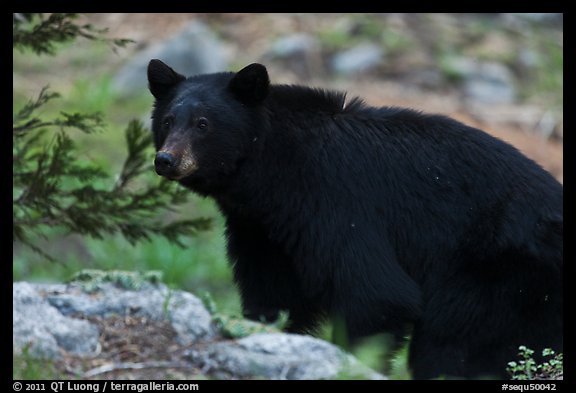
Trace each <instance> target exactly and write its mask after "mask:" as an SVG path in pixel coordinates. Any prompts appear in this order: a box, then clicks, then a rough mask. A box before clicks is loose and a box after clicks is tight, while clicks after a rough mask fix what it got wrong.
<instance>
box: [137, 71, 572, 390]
mask: <svg viewBox="0 0 576 393" xmlns="http://www.w3.org/2000/svg"><path fill="white" fill-rule="evenodd" d="M148 82H149V88H150V91H151V93H152V95H153V96H154V98H155V103H154V109H153V113H152V130H153V137H154V143H155V146H156V149H157V154H156V157H155V169H156V171H157V173H158V174H159V175H162V176H165V177H167V178H169V179H172V180H177V181H178V182H179V183H180V184H182V185H183V186H185V187H188V188H189V189H191V190H193V191H195V192H197V193H199V194H201V195H204V196H210V197H212V198H214V199H215V201H216V202H217V204H218V206H219V208H220V210H221V212H222V214H223V215H224V217H225V219H226V236H227V250H228V255H229V259H230V262H231V263H232V266H233V270H234V278H235V281H236V283H237V285H238V287H239V290H240V294H241V299H242V306H243V309H244V312H245V315H246V316H247V317H249V318H253V319H262V318H263V319H265V320H274V319H275V318H276V317H277V316H278V312H279V311H280V310H288V311H289V316H290V325H289V326H290V328H289V330H290V331H292V332H310V331H312V330H313V329H314V327H315V326H317V323H318V322H319V321H320V320H322V318H324V317H327V316H336V317H339V318H341V320H343V321H344V322H345V326H346V328H347V333H348V335H349V337H350V339H355V338H359V337H363V336H366V335H370V334H374V333H377V332H382V331H386V332H391V333H393V334H394V335H395V336H398V337H402V336H403V335H405V334H406V332H408V331H410V330H407V329H411V334H412V338H411V341H410V347H409V351H410V354H409V365H410V368H411V370H412V373H413V376H414V378H416V379H428V378H435V377H463V378H477V377H482V376H491V377H498V378H506V377H507V374H506V371H505V369H506V365H507V362H509V361H511V360H514V359H515V358H516V353H517V351H518V346H519V345H525V346H527V347H529V348H532V349H534V350H536V351H540V350H542V349H543V348H545V347H550V348H552V349H554V350H556V351H562V345H563V307H562V306H563V286H562V271H563V206H562V205H563V187H562V185H561V184H559V183H558V182H557V181H556V180H555V179H554V178H553V177H552V176H551V175H550V174H549V173H547V172H546V171H545V170H543V169H542V168H541V167H540V166H538V165H537V164H536V163H534V162H533V161H531V160H529V159H528V158H526V157H525V156H523V155H522V154H521V153H520V152H518V151H517V150H516V149H515V148H513V147H512V146H510V145H508V144H506V143H504V142H502V141H500V140H498V139H496V138H494V137H492V136H490V135H488V134H487V133H485V132H483V131H481V130H478V129H475V128H472V127H469V126H466V125H464V124H462V123H460V122H457V121H455V120H452V119H450V118H448V117H445V116H440V115H432V114H423V113H420V112H417V111H414V110H411V109H404V108H398V107H380V108H376V107H371V106H368V105H367V104H365V103H364V102H363V101H362V100H360V99H358V98H353V99H350V100H347V99H346V97H345V94H344V93H340V92H331V91H326V90H322V89H314V88H309V87H304V86H294V85H275V84H270V80H269V77H268V72H267V70H266V68H265V67H264V66H263V65H261V64H251V65H248V66H247V67H245V68H243V69H242V70H240V71H238V72H236V73H234V72H222V73H215V74H208V75H197V76H191V77H188V78H186V77H185V76H183V75H181V74H179V73H177V72H176V71H174V70H173V69H172V68H170V67H169V66H167V65H166V64H164V63H163V62H161V61H160V60H151V61H150V63H149V66H148Z"/></svg>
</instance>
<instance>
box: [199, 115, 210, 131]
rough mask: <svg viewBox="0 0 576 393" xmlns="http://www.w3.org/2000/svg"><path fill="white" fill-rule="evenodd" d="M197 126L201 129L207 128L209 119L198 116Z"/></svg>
mask: <svg viewBox="0 0 576 393" xmlns="http://www.w3.org/2000/svg"><path fill="white" fill-rule="evenodd" d="M196 127H198V128H199V129H201V130H205V129H206V128H208V119H207V118H205V117H200V118H198V122H197V123H196Z"/></svg>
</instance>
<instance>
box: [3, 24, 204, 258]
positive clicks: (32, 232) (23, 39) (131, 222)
mask: <svg viewBox="0 0 576 393" xmlns="http://www.w3.org/2000/svg"><path fill="white" fill-rule="evenodd" d="M76 17H77V15H76V14H50V15H48V16H46V15H44V14H14V19H13V21H14V22H13V32H14V36H13V45H14V48H17V49H19V50H24V49H26V48H28V49H31V50H32V51H34V52H35V53H36V54H38V55H41V54H50V55H52V54H54V51H55V48H56V47H55V44H56V43H61V42H66V41H69V40H72V39H74V38H76V37H78V36H81V37H84V38H87V39H91V40H107V41H109V42H111V43H112V44H113V45H115V46H118V45H120V46H122V45H125V44H126V43H127V42H128V40H108V39H105V38H103V37H102V34H103V33H104V32H105V30H98V29H95V28H94V27H93V26H91V25H89V24H85V25H80V26H78V25H76V24H74V23H73V20H74V19H75V18H76ZM58 97H59V94H58V93H55V92H50V91H49V89H48V88H47V87H45V88H43V89H42V90H41V91H40V93H39V95H38V97H37V98H36V99H34V100H30V101H29V102H28V103H27V104H25V105H24V106H23V107H22V108H20V109H19V110H16V111H14V113H15V115H14V117H13V147H12V157H13V240H14V241H18V242H21V243H22V244H24V245H26V246H28V247H30V248H31V249H33V250H35V251H36V252H38V253H40V254H42V255H43V256H45V257H46V258H49V259H52V257H51V256H50V255H47V253H45V252H44V251H43V250H41V249H40V248H39V247H38V246H36V245H35V242H36V240H37V239H38V238H39V237H47V233H48V232H50V233H53V229H54V228H59V229H60V230H61V231H62V232H64V233H78V234H81V235H89V236H91V237H94V238H97V239H101V238H103V237H104V236H106V235H110V234H114V233H120V234H121V235H122V236H123V237H125V238H126V239H127V240H128V241H129V242H130V243H132V244H134V243H137V242H139V241H142V240H150V239H151V238H152V237H153V236H162V237H164V238H166V239H168V240H169V241H170V242H172V243H175V244H178V245H180V246H183V245H184V244H183V242H182V240H181V237H184V236H190V235H194V234H196V233H197V232H198V231H202V230H206V229H208V228H209V226H210V220H209V219H205V218H197V219H188V220H179V221H171V222H163V221H162V220H161V219H160V217H159V212H161V211H170V210H174V208H175V207H177V206H179V205H181V204H183V203H184V202H186V199H187V196H188V194H189V193H188V192H187V191H186V190H184V189H183V188H179V187H178V185H177V184H175V183H173V182H169V181H167V180H165V179H159V178H157V177H156V176H154V175H153V170H152V166H151V163H150V161H151V159H150V157H152V151H151V144H152V143H151V142H152V141H151V133H150V132H149V131H148V130H147V129H146V128H145V127H144V126H143V125H142V123H141V122H139V121H136V120H133V121H131V122H130V123H129V124H128V126H127V127H126V129H125V140H126V146H127V156H126V159H125V160H124V163H123V165H122V167H121V169H120V171H119V173H117V174H110V173H107V172H106V171H104V170H103V169H102V168H101V167H100V166H98V165H96V164H94V163H93V162H91V161H89V160H87V159H85V158H83V157H82V155H81V154H79V150H78V149H77V147H76V145H75V143H74V141H73V139H72V138H71V137H70V136H69V134H68V133H69V131H71V130H75V131H80V132H82V133H85V134H94V133H97V132H100V131H102V130H103V129H104V128H105V124H104V122H103V121H102V115H101V114H100V113H79V112H72V113H69V112H66V111H61V112H60V113H59V115H57V116H56V117H54V118H49V119H48V118H46V117H47V116H46V115H45V114H44V113H42V112H43V111H42V109H43V108H44V106H45V105H46V104H47V103H49V102H50V101H52V100H54V99H56V98H58ZM151 177H154V180H152V179H151Z"/></svg>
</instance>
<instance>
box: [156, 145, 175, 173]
mask: <svg viewBox="0 0 576 393" xmlns="http://www.w3.org/2000/svg"><path fill="white" fill-rule="evenodd" d="M154 166H155V168H156V173H157V174H159V175H160V176H166V177H172V176H174V175H175V172H176V168H177V167H178V159H177V158H176V157H175V156H174V155H173V154H172V153H168V152H165V151H159V152H158V153H156V158H155V159H154Z"/></svg>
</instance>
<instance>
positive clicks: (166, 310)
mask: <svg viewBox="0 0 576 393" xmlns="http://www.w3.org/2000/svg"><path fill="white" fill-rule="evenodd" d="M48 301H49V302H50V304H51V305H52V306H54V307H56V308H57V309H58V310H59V311H60V312H61V313H63V314H65V315H68V314H82V315H86V316H101V317H109V316H111V315H114V314H118V315H135V316H143V317H146V318H149V319H153V320H158V321H160V320H164V319H167V320H168V321H170V323H171V324H172V327H173V328H174V330H176V332H177V333H178V341H179V342H180V343H182V344H190V343H192V342H196V341H198V340H201V339H205V338H209V337H212V336H213V335H214V334H215V331H214V327H213V325H212V317H211V316H210V313H209V312H208V310H206V308H205V307H204V305H203V304H202V302H201V301H200V300H199V299H198V298H197V297H195V296H193V295H192V294H190V293H187V292H182V291H170V290H169V289H168V288H167V287H166V286H164V285H161V284H159V285H149V286H146V287H144V288H143V289H141V290H138V291H132V290H123V289H120V288H117V287H115V286H114V285H113V284H108V283H106V284H101V285H100V290H99V291H98V293H97V294H96V295H94V294H87V293H84V292H80V293H78V292H74V293H70V291H69V292H67V293H57V294H52V295H50V296H49V297H48Z"/></svg>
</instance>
